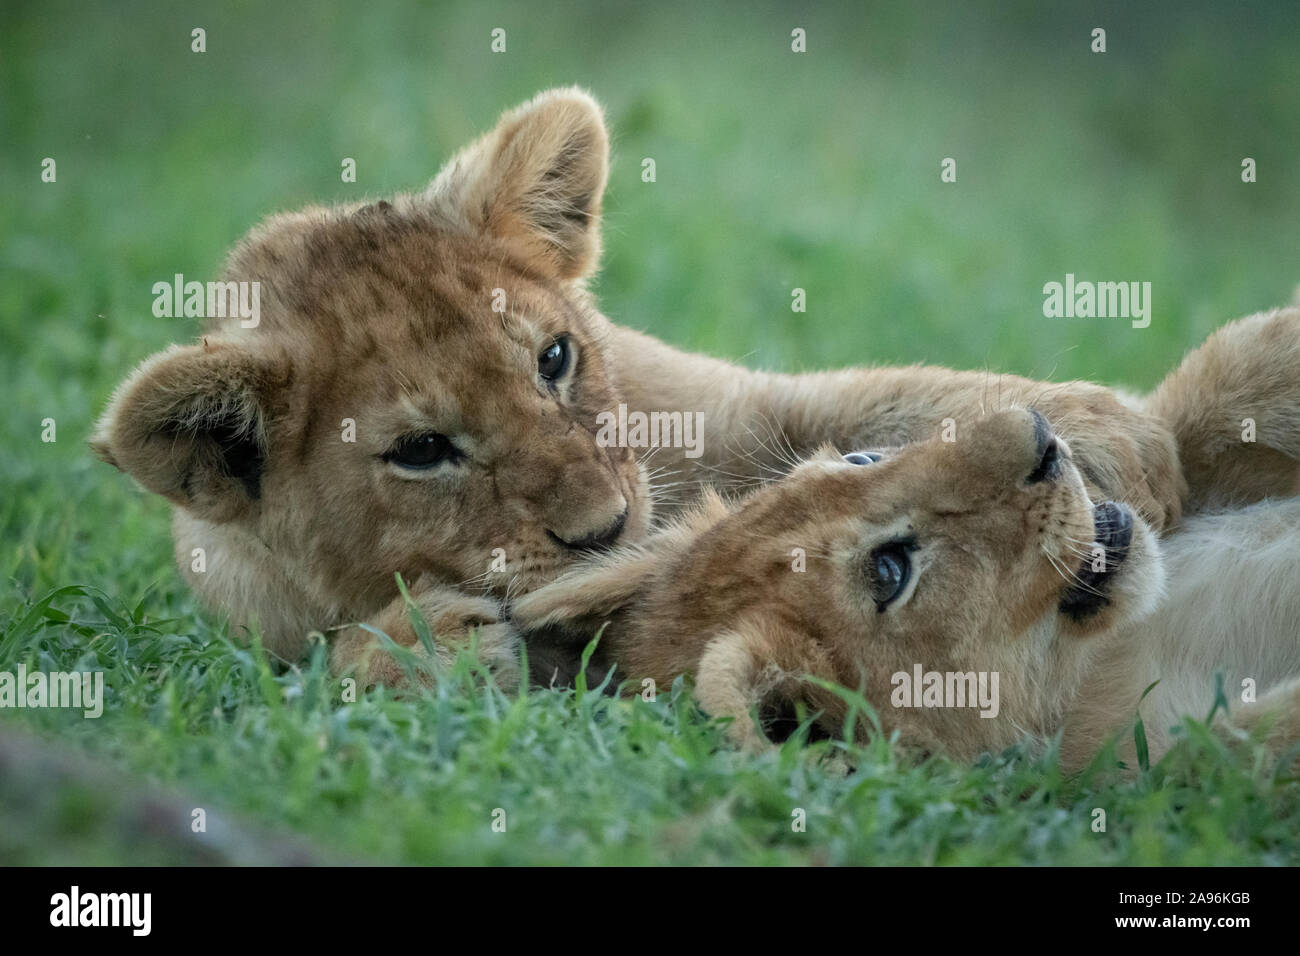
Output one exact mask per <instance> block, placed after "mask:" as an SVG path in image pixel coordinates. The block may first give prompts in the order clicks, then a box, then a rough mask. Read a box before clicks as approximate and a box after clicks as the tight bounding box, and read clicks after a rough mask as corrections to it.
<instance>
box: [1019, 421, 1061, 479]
mask: <svg viewBox="0 0 1300 956" xmlns="http://www.w3.org/2000/svg"><path fill="white" fill-rule="evenodd" d="M1031 414H1032V415H1033V416H1034V462H1035V464H1034V470H1033V471H1031V472H1030V473H1029V475H1028V477H1026V478H1025V482H1026V483H1027V484H1030V485H1034V484H1037V483H1038V482H1040V481H1047V480H1048V479H1050V478H1055V477H1056V476H1057V474H1058V473H1059V472H1060V461H1061V448H1060V444H1059V443H1058V442H1057V440H1056V436H1055V435H1053V434H1052V426H1051V425H1049V424H1048V423H1047V419H1046V418H1044V417H1043V416H1042V415H1040V414H1039V413H1038V412H1032V413H1031Z"/></svg>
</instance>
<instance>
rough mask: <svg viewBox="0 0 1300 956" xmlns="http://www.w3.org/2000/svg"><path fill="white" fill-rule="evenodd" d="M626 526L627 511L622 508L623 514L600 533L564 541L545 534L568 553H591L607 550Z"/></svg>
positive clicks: (556, 536) (549, 533) (551, 533)
mask: <svg viewBox="0 0 1300 956" xmlns="http://www.w3.org/2000/svg"><path fill="white" fill-rule="evenodd" d="M626 524H627V509H626V508H624V509H623V513H622V514H621V515H619V516H618V517H617V518H615V519H614V523H613V524H611V525H610V526H609V527H607V528H605V529H603V530H601V531H594V532H592V533H591V534H589V535H585V536H583V537H581V538H574V539H572V540H565V539H564V538H561V537H560V536H559V535H558V534H556V533H555V532H554V531H547V532H546V533H547V534H548V535H550V537H551V540H552V541H555V542H556V543H558V544H562V545H564V547H566V548H568V549H569V550H570V551H592V550H595V549H597V548H608V547H610V546H611V545H612V544H614V542H615V541H617V540H618V536H619V535H620V534H622V533H623V526H624V525H626Z"/></svg>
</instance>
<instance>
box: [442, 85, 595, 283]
mask: <svg viewBox="0 0 1300 956" xmlns="http://www.w3.org/2000/svg"><path fill="white" fill-rule="evenodd" d="M608 176H609V134H608V133H607V132H606V130H605V119H604V116H603V114H602V113H601V109H600V106H599V105H598V104H597V103H596V101H595V100H594V99H592V98H591V97H590V96H589V95H587V94H586V93H584V92H583V91H582V90H579V89H577V88H569V89H557V90H548V91H547V92H545V93H541V94H539V95H538V96H537V97H536V98H534V99H533V100H532V101H530V102H528V103H525V104H524V105H522V106H519V107H517V108H515V109H513V110H511V111H510V112H508V113H506V114H504V115H503V116H502V117H501V119H500V121H499V122H498V123H497V126H496V129H494V130H493V131H492V132H491V133H488V134H487V135H486V136H484V137H483V138H482V139H480V140H478V141H477V142H475V143H473V144H472V145H470V146H468V147H467V148H466V149H464V150H462V151H461V152H460V153H459V154H457V155H456V156H455V158H453V159H452V160H451V162H449V163H448V164H447V165H446V166H445V167H444V168H443V170H442V172H440V173H439V174H438V177H437V178H436V179H435V180H434V181H433V183H432V184H431V185H430V186H429V188H428V191H427V192H426V193H425V196H426V198H427V199H428V200H429V201H430V202H431V203H433V205H434V207H435V209H436V210H437V211H438V212H439V213H440V214H442V215H446V216H450V217H451V218H453V219H455V220H457V221H459V222H460V223H461V224H462V225H464V226H465V227H467V228H469V229H471V230H475V231H480V232H485V233H487V234H489V235H491V236H493V237H495V238H497V239H500V240H503V241H504V242H506V243H507V244H508V245H510V246H512V247H514V248H515V250H516V251H517V252H518V253H519V254H520V255H521V256H523V258H524V259H525V260H526V261H527V262H528V264H529V265H531V266H532V267H533V268H535V269H537V270H538V271H539V272H542V273H543V274H545V275H548V276H551V277H553V278H557V279H576V278H581V277H584V276H587V275H589V274H590V273H592V272H593V271H594V270H595V268H596V264H597V262H598V261H599V259H600V203H601V197H602V196H603V195H604V193H605V181H606V180H607V179H608Z"/></svg>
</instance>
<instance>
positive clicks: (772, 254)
mask: <svg viewBox="0 0 1300 956" xmlns="http://www.w3.org/2000/svg"><path fill="white" fill-rule="evenodd" d="M1298 22H1300V21H1298V17H1297V6H1296V4H1294V3H1291V2H1279V3H1275V4H1232V5H1227V4H1217V3H1210V2H1179V3H1142V4H1132V3H1122V2H1116V3H1108V4H1074V3H1070V4H1066V3H1059V4H1058V3H1035V2H1027V0H1026V2H1011V3H1008V2H998V3H991V2H990V3H970V4H965V3H963V4H951V3H938V2H933V3H913V2H895V3H870V4H864V3H819V4H816V5H815V6H810V7H808V8H806V9H796V8H792V7H788V6H787V5H784V4H761V3H745V4H716V5H715V4H707V5H706V4H698V3H684V4H674V3H654V4H629V3H613V2H610V3H583V4H577V3H554V4H552V3H548V4H539V3H501V2H487V3H469V2H466V3H456V4H442V3H414V2H412V3H406V4H392V3H375V4H373V5H363V4H356V3H276V4H261V3H252V2H248V3H224V4H219V3H212V4H203V5H196V6H193V7H186V6H185V5H180V4H175V3H165V2H157V3H139V2H124V3H93V4H92V3H81V2H41V3H29V2H13V0H10V2H7V3H6V4H5V5H4V7H3V10H2V11H0V90H2V91H3V92H2V94H0V131H3V135H0V182H2V183H3V190H4V192H3V195H4V201H3V203H2V204H0V275H2V276H3V278H2V280H0V381H3V383H4V384H3V389H4V396H5V406H6V407H5V414H4V416H3V426H0V427H3V432H0V441H2V442H3V454H2V455H0V485H2V487H3V493H2V494H0V576H2V579H3V581H4V584H5V587H4V595H3V600H2V601H0V622H3V623H4V624H5V626H6V628H8V633H9V634H10V635H12V634H14V633H16V631H15V621H16V620H17V619H18V617H19V616H20V611H21V609H22V608H24V606H25V604H26V602H27V601H29V600H31V599H33V598H35V597H39V596H40V595H42V594H44V593H45V592H47V591H48V590H49V589H51V588H54V587H58V586H63V585H69V584H82V585H91V586H94V587H97V588H100V589H102V590H103V591H104V592H106V594H107V595H108V596H109V599H110V600H117V601H121V602H123V603H124V605H125V606H126V607H129V608H133V609H134V608H141V609H142V613H145V614H147V615H152V617H153V618H155V619H156V618H158V617H160V616H163V617H171V618H174V619H175V620H176V621H177V622H178V623H176V624H175V625H173V629H175V630H178V631H180V632H183V633H192V634H199V635H205V634H210V633H212V628H213V625H212V624H211V623H210V622H209V621H208V619H207V618H206V617H205V616H204V615H202V614H201V613H200V612H199V611H198V610H197V609H196V608H195V607H194V604H193V601H192V599H191V598H190V597H189V596H188V595H187V594H186V593H185V592H184V590H183V589H182V588H181V587H180V585H179V582H178V581H177V578H176V575H175V572H174V571H173V570H172V569H171V560H170V542H169V540H168V533H167V508H166V507H165V505H164V503H163V502H162V501H161V500H159V499H155V498H151V497H148V496H145V495H143V494H142V493H140V492H139V491H138V490H136V489H134V488H132V487H131V485H130V483H129V482H128V481H127V480H126V479H124V478H122V477H121V476H119V475H117V474H116V473H114V472H112V471H111V469H109V468H108V467H107V466H106V465H102V464H98V463H96V462H94V461H92V460H91V458H90V456H89V454H88V453H87V451H86V448H85V445H84V439H85V437H86V435H87V434H88V432H89V430H90V428H91V425H92V423H93V421H94V419H95V417H96V415H97V414H98V412H99V411H100V410H101V409H102V407H103V405H104V403H105V401H106V399H107V397H108V395H109V393H110V391H111V389H112V387H113V386H114V385H115V384H116V383H117V382H118V381H119V380H120V379H121V378H122V377H123V376H124V375H125V374H126V373H127V372H128V371H129V370H130V368H131V367H132V366H133V365H134V363H136V362H138V361H139V360H141V359H142V358H144V357H145V356H146V355H148V354H149V353H150V352H152V351H154V350H156V349H158V348H160V347H162V346H164V345H165V344H167V343H170V342H173V341H183V340H188V339H192V338H193V337H194V336H195V335H196V333H197V325H196V323H195V321H194V320H186V319H158V318H155V317H153V315H152V313H151V304H152V301H153V296H152V293H151V286H152V284H153V283H154V282H157V281H160V280H170V278H171V276H172V275H173V274H174V273H177V272H181V273H184V274H185V275H186V277H187V278H198V279H207V278H215V276H216V274H217V272H218V269H219V267H220V264H221V260H222V257H223V254H224V251H225V250H226V249H227V248H228V247H229V246H230V245H231V244H232V243H233V242H234V241H235V240H236V239H238V238H239V237H240V235H241V234H242V233H243V232H244V231H245V230H246V229H248V228H249V227H250V226H251V225H252V224H253V223H255V222H256V221H257V220H258V219H260V218H261V217H264V216H266V215H268V214H269V213H272V212H274V211H277V210H284V209H292V208H294V207H297V206H300V205H302V204H305V203H307V202H311V201H329V200H343V199H355V198H359V197H362V196H366V197H372V198H378V197H382V196H384V195H387V194H389V193H391V192H394V191H398V190H405V189H410V188H415V187H418V186H420V185H422V184H423V183H424V182H425V181H427V180H428V179H429V178H430V177H431V176H432V175H433V174H434V173H435V172H436V171H437V169H438V168H439V166H440V164H441V163H442V162H443V160H445V159H446V158H447V157H448V156H449V155H450V154H451V152H452V151H453V150H455V149H456V148H457V147H459V146H461V145H462V144H464V143H465V142H467V141H468V140H469V139H470V138H472V137H473V136H475V135H477V134H478V133H479V132H481V131H484V130H486V129H487V128H489V127H490V126H491V125H492V123H493V122H494V120H495V117H496V116H497V114H498V113H499V112H500V111H501V110H503V109H505V108H508V107H510V106H513V105H514V104H516V103H518V102H520V101H522V100H524V99H526V98H528V97H530V96H532V95H533V94H534V93H536V92H537V91H538V90H540V89H543V88H545V87H548V86H553V85H559V84H574V83H576V84H579V85H582V86H584V87H586V88H588V89H590V90H591V91H592V92H593V93H594V94H595V95H596V96H597V97H598V98H599V99H600V100H601V101H602V102H603V103H604V104H605V105H606V107H607V111H608V118H609V121H610V123H611V125H612V127H613V131H614V150H615V159H614V167H613V173H612V177H611V181H610V187H609V193H608V197H607V201H606V207H605V208H606V220H605V237H606V257H605V264H604V267H603V270H602V273H601V275H600V278H599V282H598V289H599V293H600V299H601V302H602V305H603V307H604V310H605V312H606V314H607V315H609V316H610V318H612V319H613V320H614V321H616V322H622V323H625V324H629V325H632V326H635V327H638V328H642V329H646V330H648V331H650V332H652V333H654V334H657V335H659V336H661V337H662V338H665V339H667V340H669V341H671V342H674V343H676V344H679V345H682V346H685V347H688V348H692V349H698V350H703V351H708V352H712V353H716V354H719V355H724V356H728V357H731V358H735V359H738V360H743V361H745V362H748V363H751V364H755V365H762V366H768V367H776V368H782V369H788V370H799V369H811V368H820V367H825V366H832V365H845V364H865V363H900V362H914V361H925V362H933V363H941V364H947V365H953V366H959V367H976V368H990V369H993V370H998V371H1011V372H1017V373H1020V374H1024V375H1030V376H1036V377H1043V378H1057V379H1061V378H1075V377H1078V378H1088V379H1093V380H1098V381H1102V382H1107V383H1115V384H1125V385H1129V386H1134V387H1139V388H1146V387H1149V386H1151V385H1153V384H1154V383H1155V382H1157V381H1158V380H1159V379H1160V378H1161V377H1162V375H1163V374H1164V373H1165V372H1166V371H1167V370H1168V369H1170V368H1171V367H1172V366H1173V365H1174V363H1175V362H1176V361H1177V359H1178V358H1179V357H1180V355H1181V354H1182V353H1183V352H1184V351H1185V350H1186V349H1187V348H1189V347H1191V346H1193V345H1195V344H1196V343H1198V342H1199V341H1200V340H1201V339H1202V338H1203V337H1204V336H1205V335H1206V334H1207V333H1208V332H1209V331H1210V330H1211V329H1213V328H1214V327H1215V326H1216V325H1218V324H1220V323H1222V322H1224V321H1227V320H1228V319H1231V318H1233V317H1236V316H1238V315H1242V314H1245V313H1248V312H1251V311H1255V310H1258V309H1261V308H1265V307H1269V306H1272V305H1275V304H1280V303H1282V302H1284V301H1286V300H1287V299H1289V298H1290V296H1291V293H1292V290H1293V289H1294V287H1295V286H1296V284H1297V283H1298V282H1300V254H1298V253H1300V175H1298V174H1300V169H1298V168H1297V157H1300V109H1298V108H1297V106H1298V91H1300V56H1298V55H1297V51H1298V49H1300V25H1298ZM1098 26H1100V27H1103V28H1104V29H1105V30H1106V33H1107V52H1106V53H1104V54H1094V53H1092V52H1091V51H1090V42H1091V38H1090V31H1091V30H1092V28H1094V27H1098ZM195 27H202V28H204V29H205V30H206V42H207V52H206V53H203V54H196V53H192V52H191V50H190V43H191V41H190V31H191V30H192V29H193V28H195ZM496 27H501V28H504V29H505V30H506V34H507V52H506V53H504V54H493V53H492V52H490V50H489V39H490V32H491V30H492V29H493V28H496ZM795 27H802V28H804V29H805V30H806V31H807V52H806V53H803V54H795V53H792V52H791V48H790V44H791V36H790V34H791V30H792V29H793V28H795ZM1247 156H1249V157H1253V158H1254V159H1255V160H1256V162H1257V163H1258V182H1256V183H1253V184H1245V183H1243V182H1242V181H1241V161H1242V159H1243V157H1247ZM45 157H53V158H54V159H55V160H56V161H57V175H58V179H57V182H56V183H52V184H47V183H43V182H41V179H40V172H41V162H42V160H43V158H45ZM344 157H353V158H355V159H356V161H357V169H358V181H357V183H355V184H346V183H343V182H341V180H340V175H339V173H340V162H341V160H342V159H343V158H344ZM643 157H653V158H654V159H655V161H656V164H657V182H655V183H652V184H647V183H643V182H642V181H641V176H640V173H641V160H642V158H643ZM945 157H953V158H955V159H956V160H957V173H958V176H957V182H956V183H955V184H945V183H942V182H941V181H940V177H939V171H940V162H941V160H942V159H944V158H945ZM1067 272H1072V273H1074V274H1075V275H1076V276H1078V277H1079V278H1080V279H1095V280H1136V281H1149V282H1151V283H1152V286H1153V321H1152V323H1151V326H1150V328H1147V329H1142V330H1135V329H1131V328H1130V327H1129V325H1128V323H1127V322H1126V321H1123V320H1116V319H1047V318H1044V317H1043V315H1042V303H1043V294H1042V287H1043V284H1044V283H1046V282H1049V281H1062V280H1063V279H1064V276H1065V274H1066V273H1067ZM794 287H800V288H803V289H805V290H806V291H807V303H808V305H807V312H806V313H794V312H792V311H791V308H790V295H791V289H792V288H794ZM45 418H54V419H55V420H56V421H57V427H58V441H57V442H56V443H54V444H45V443H42V442H41V440H40V433H41V422H42V420H43V419H45ZM150 588H152V590H149V589H150ZM69 602H70V603H69V611H68V613H71V614H72V615H73V618H74V619H76V615H77V612H76V608H81V607H86V606H88V605H86V602H85V601H80V603H78V602H79V599H78V598H76V596H75V595H74V596H71V597H70V598H69ZM92 630H93V629H92ZM79 639H80V638H79V637H78V635H77V633H75V632H73V631H68V632H65V633H63V634H61V635H59V636H58V640H59V641H62V644H61V645H60V646H62V647H64V649H65V650H67V648H70V647H73V648H75V646H76V644H77V641H78V640H79ZM23 640H24V642H28V637H24V638H23ZM16 644H17V642H16V640H15V641H14V642H11V645H10V646H9V648H8V652H9V654H10V655H11V656H10V658H9V660H10V661H12V660H13V659H14V658H13V656H12V655H16V654H18V653H19V649H18V648H17V646H16ZM23 647H24V648H25V651H24V652H26V651H32V650H33V648H35V649H36V650H40V649H41V648H40V647H39V646H38V645H36V644H31V643H30V642H28V643H24V645H23ZM44 651H45V652H48V653H55V652H54V651H51V650H50V649H49V648H48V647H46V648H44ZM69 653H71V652H70V651H69ZM56 656H57V655H56ZM3 658H4V655H3V654H0V666H3V665H4V664H6V661H5V660H4V659H3ZM159 686H162V683H161V682H160V684H159ZM149 700H152V698H150V699H149ZM147 702H148V701H147V700H146V701H144V702H142V703H141V704H140V708H139V709H140V715H139V718H140V720H141V721H144V722H147V721H148V720H149V719H150V718H149V716H148V713H149V711H148V707H147V706H145V703H147ZM101 749H108V750H112V749H113V748H111V747H103V748H101ZM143 765H147V760H146V761H143ZM197 765H198V764H197V763H196V766H197ZM236 765H237V764H236ZM172 775H173V776H177V775H179V776H184V774H183V773H181V772H180V771H179V770H177V769H176V767H175V766H173V769H172Z"/></svg>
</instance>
